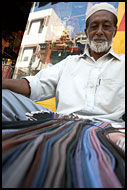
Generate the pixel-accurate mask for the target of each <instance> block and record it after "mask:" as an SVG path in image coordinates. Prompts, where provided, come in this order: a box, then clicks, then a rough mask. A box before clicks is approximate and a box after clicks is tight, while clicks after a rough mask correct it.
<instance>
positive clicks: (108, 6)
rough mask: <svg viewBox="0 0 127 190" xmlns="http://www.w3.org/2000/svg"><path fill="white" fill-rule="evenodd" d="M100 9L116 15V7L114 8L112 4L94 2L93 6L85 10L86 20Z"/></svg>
mask: <svg viewBox="0 0 127 190" xmlns="http://www.w3.org/2000/svg"><path fill="white" fill-rule="evenodd" d="M101 10H104V11H105V10H106V11H109V12H111V13H113V14H114V15H115V16H116V17H117V9H115V7H114V6H113V5H111V4H109V3H98V4H95V5H94V6H92V7H91V8H90V9H89V10H87V12H86V20H87V19H88V18H89V17H90V16H91V15H92V14H94V13H95V12H97V11H101Z"/></svg>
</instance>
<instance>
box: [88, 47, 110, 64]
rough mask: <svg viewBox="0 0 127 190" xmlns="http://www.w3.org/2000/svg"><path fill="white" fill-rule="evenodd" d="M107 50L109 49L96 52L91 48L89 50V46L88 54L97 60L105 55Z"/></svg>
mask: <svg viewBox="0 0 127 190" xmlns="http://www.w3.org/2000/svg"><path fill="white" fill-rule="evenodd" d="M109 50H110V49H108V50H107V51H105V52H101V53H96V52H94V51H93V50H91V49H90V48H89V54H90V56H91V57H93V58H94V59H95V60H96V61H97V60H98V59H99V58H100V57H102V56H103V55H105V54H106V53H107V52H108V51H109Z"/></svg>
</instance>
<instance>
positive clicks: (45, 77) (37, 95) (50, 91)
mask: <svg viewBox="0 0 127 190" xmlns="http://www.w3.org/2000/svg"><path fill="white" fill-rule="evenodd" d="M68 57H70V56H68ZM67 60H68V58H66V59H64V60H62V61H61V62H59V63H57V64H56V65H53V66H52V67H49V68H46V69H43V70H41V71H39V72H38V73H37V74H36V75H35V76H26V77H23V78H25V79H26V80H28V82H29V85H30V90H31V94H30V99H32V100H33V101H41V100H46V99H48V98H52V97H55V95H56V87H57V84H58V81H59V78H60V76H61V73H62V72H63V68H64V66H65V64H66V63H67Z"/></svg>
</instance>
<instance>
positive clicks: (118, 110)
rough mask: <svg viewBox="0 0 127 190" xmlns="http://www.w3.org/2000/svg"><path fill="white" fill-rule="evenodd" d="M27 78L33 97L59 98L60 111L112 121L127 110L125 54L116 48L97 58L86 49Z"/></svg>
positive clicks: (57, 105)
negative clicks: (126, 98)
mask: <svg viewBox="0 0 127 190" xmlns="http://www.w3.org/2000/svg"><path fill="white" fill-rule="evenodd" d="M25 78H26V79H27V80H28V81H29V84H30V87H31V95H30V98H31V99H32V100H34V101H41V100H45V99H48V98H51V97H54V96H55V97H56V112H57V113H61V114H65V115H68V114H71V113H75V114H77V115H78V116H79V117H82V118H90V119H94V118H95V119H101V120H105V119H107V121H108V120H109V121H110V122H111V121H112V122H113V121H114V122H120V121H121V116H122V115H123V114H124V113H125V55H124V54H121V55H118V54H115V53H114V52H113V50H112V49H111V50H110V51H109V52H108V53H107V54H106V55H104V56H102V57H101V58H99V59H98V60H97V61H95V60H94V58H93V57H90V55H89V52H88V50H86V51H85V53H84V54H83V55H72V56H68V57H67V58H66V59H64V60H62V61H61V62H59V63H57V64H56V65H54V66H52V67H49V68H46V69H44V70H41V71H40V72H38V73H37V74H36V75H35V76H28V77H25Z"/></svg>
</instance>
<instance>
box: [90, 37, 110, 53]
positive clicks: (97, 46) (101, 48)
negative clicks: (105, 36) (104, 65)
mask: <svg viewBox="0 0 127 190" xmlns="http://www.w3.org/2000/svg"><path fill="white" fill-rule="evenodd" d="M111 45H112V41H110V42H107V41H104V42H95V41H93V40H91V41H90V40H89V46H90V49H91V50H93V51H94V52H96V53H102V52H105V51H107V50H108V49H109V48H110V47H111Z"/></svg>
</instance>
